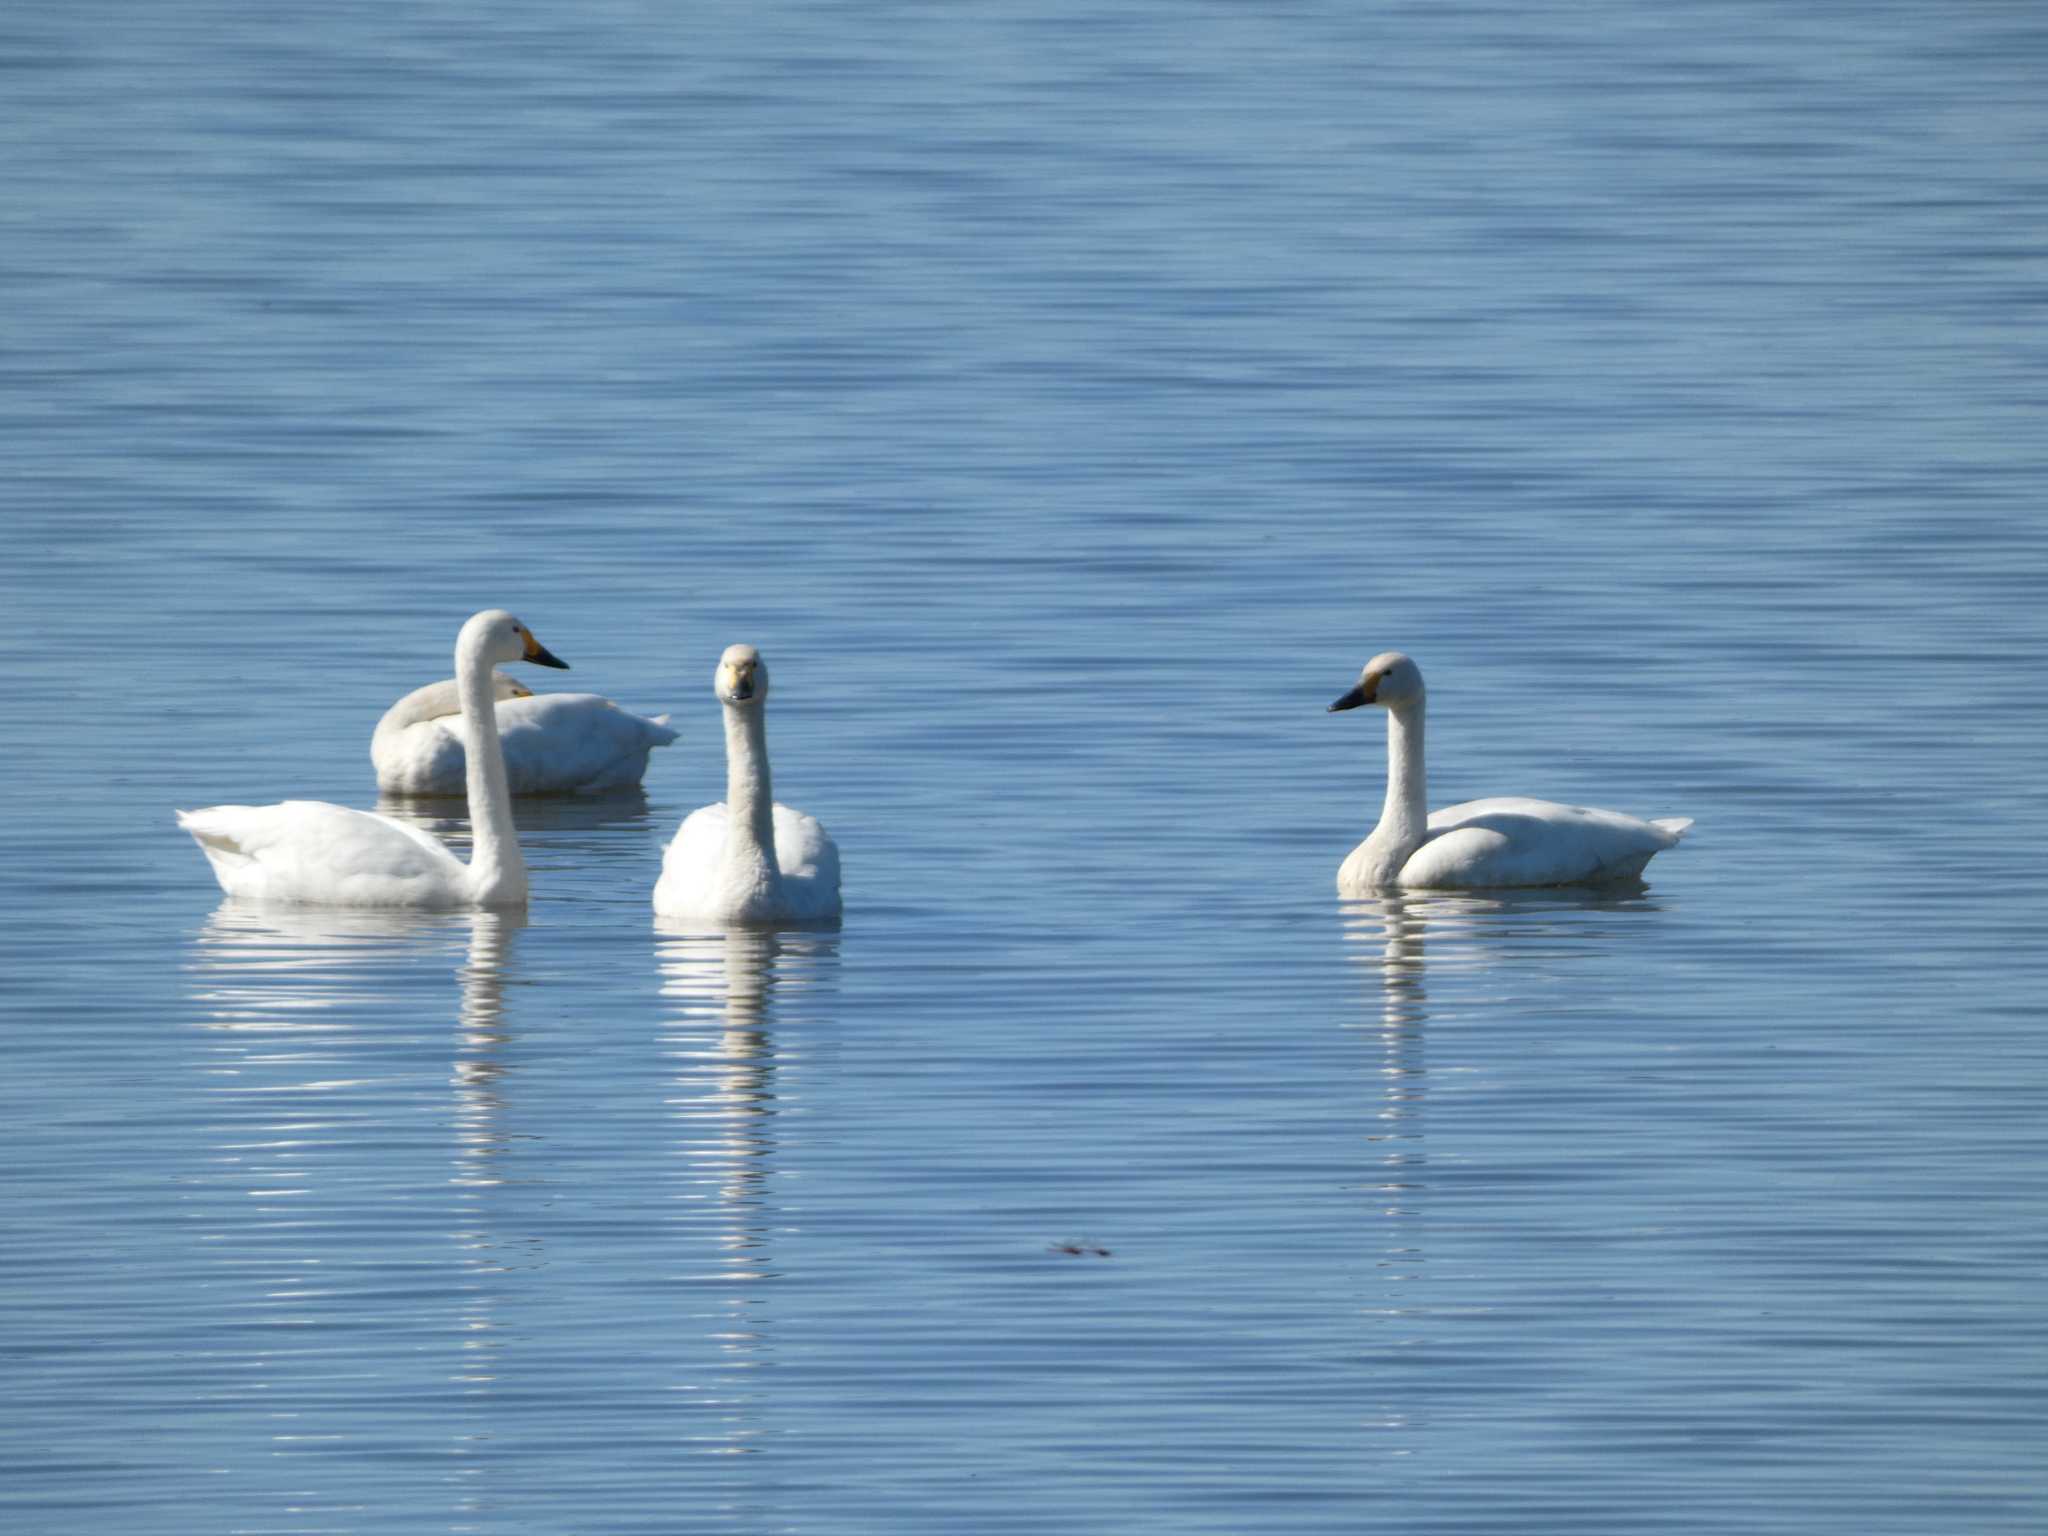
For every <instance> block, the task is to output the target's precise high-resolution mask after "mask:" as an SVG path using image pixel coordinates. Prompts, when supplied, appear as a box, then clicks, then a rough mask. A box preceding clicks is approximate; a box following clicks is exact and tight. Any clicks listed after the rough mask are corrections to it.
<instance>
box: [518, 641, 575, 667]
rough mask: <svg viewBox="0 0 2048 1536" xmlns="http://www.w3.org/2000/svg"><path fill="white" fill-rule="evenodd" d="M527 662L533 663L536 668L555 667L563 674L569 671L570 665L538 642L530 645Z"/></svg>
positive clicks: (527, 650) (527, 649)
mask: <svg viewBox="0 0 2048 1536" xmlns="http://www.w3.org/2000/svg"><path fill="white" fill-rule="evenodd" d="M526 660H528V661H530V662H532V663H533V664H534V665H535V666H536V667H555V668H557V669H559V670H560V671H563V672H566V671H568V670H569V663H567V662H566V661H564V660H562V658H561V657H559V656H557V655H556V654H555V653H554V652H553V651H551V650H549V649H548V648H547V647H546V646H544V645H542V644H541V643H540V642H539V641H538V640H535V641H532V642H530V643H529V644H528V646H527V648H526Z"/></svg>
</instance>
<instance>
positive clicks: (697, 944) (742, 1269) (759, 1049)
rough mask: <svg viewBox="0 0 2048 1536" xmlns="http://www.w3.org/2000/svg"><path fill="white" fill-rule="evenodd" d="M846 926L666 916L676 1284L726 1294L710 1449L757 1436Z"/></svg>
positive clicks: (716, 1317) (718, 1309)
mask: <svg viewBox="0 0 2048 1536" xmlns="http://www.w3.org/2000/svg"><path fill="white" fill-rule="evenodd" d="M838 953H839V936H838V933H837V932H836V931H826V930H817V931H805V930H790V929H769V928H758V927H733V928H719V927H710V926H706V925H703V924H695V923H690V922H685V921H678V920H669V919H661V918H657V919H656V920H655V957H656V963H657V965H658V966H659V968H660V973H661V996H662V999H663V1002H664V1004H665V1009H664V1019H663V1024H662V1033H661V1038H660V1046H661V1054H662V1059H663V1061H664V1063H665V1066H664V1070H663V1079H662V1090H663V1108H664V1109H665V1111H666V1113H667V1114H668V1116H669V1118H670V1119H671V1120H672V1121H673V1129H674V1140H673V1144H672V1145H673V1155H674V1157H675V1160H676V1173H675V1175H674V1179H675V1191H674V1194H673V1196H672V1198H673V1200H674V1201H675V1202H676V1212H675V1217H674V1220H675V1222H676V1224H677V1226H678V1227H679V1228H680V1229H682V1231H683V1232H684V1233H685V1234H687V1235H688V1237H689V1238H690V1239H691V1240H690V1241H688V1242H687V1243H686V1245H685V1248H686V1251H687V1252H688V1253H689V1254H690V1255H691V1256H692V1257H691V1259H690V1260H689V1262H688V1264H687V1266H686V1268H685V1269H684V1271H683V1272H682V1273H681V1274H680V1275H678V1276H677V1278H678V1279H680V1280H682V1281H684V1282H686V1283H690V1284H694V1285H702V1286H707V1287H709V1288H710V1289H711V1290H712V1291H713V1292H714V1293H715V1294H716V1295H717V1296H718V1297H719V1300H718V1301H717V1303H716V1306H715V1311H714V1314H713V1317H712V1325H713V1328H714V1332H713V1333H712V1334H711V1335H710V1338H711V1340H712V1342H713V1344H714V1345H715V1346H716V1348H717V1351H718V1358H719V1362H720V1366H721V1374H723V1373H724V1372H730V1373H733V1374H732V1375H731V1376H729V1377H726V1378H725V1379H724V1380H722V1381H721V1380H714V1381H712V1382H710V1383H704V1384H695V1383H693V1384H692V1385H691V1386H690V1387H688V1388H687V1389H686V1390H688V1391H689V1392H690V1393H691V1395H693V1396H695V1397H697V1398H699V1399H700V1403H701V1406H702V1407H703V1408H704V1409H705V1411H706V1412H707V1413H708V1414H710V1415H711V1419H710V1422H713V1423H717V1424H719V1425H720V1426H721V1428H720V1429H719V1430H718V1431H716V1432H713V1433H711V1434H708V1435H706V1436H705V1437H704V1443H703V1447H702V1448H703V1449H705V1450H706V1451H716V1452H727V1453H732V1452H740V1451H745V1450H747V1449H749V1442H750V1441H751V1440H752V1439H753V1438H754V1437H755V1436H757V1435H758V1434H759V1433H760V1428H759V1426H758V1424H757V1422H756V1417H757V1416H756V1413H755V1409H754V1406H753V1405H754V1399H753V1396H752V1394H751V1393H750V1392H749V1391H748V1390H747V1389H745V1388H744V1387H743V1385H742V1383H744V1382H745V1380H746V1374H745V1373H747V1372H750V1371H753V1370H755V1369H756V1368H758V1367H759V1366H760V1365H762V1364H764V1363H765V1357H766V1351H767V1348H768V1340H767V1332H768V1327H767V1311H766V1309H767V1296H766V1292H765V1290H764V1288H763V1287H762V1286H761V1284H760V1282H762V1281H765V1280H768V1279H771V1278H773V1277H774V1275H775V1274H776V1270H775V1268H774V1260H773V1252H772V1240H773V1238H774V1236H775V1234H776V1233H777V1232H781V1231H787V1230H788V1229H789V1217H788V1214H787V1212H786V1210H785V1209H784V1208H783V1206H782V1202H781V1200H780V1199H779V1198H778V1196H777V1193H776V1185H777V1182H778V1175H779V1174H780V1173H781V1172H782V1171H783V1164H784V1162H785V1161H786V1144H787V1140H788V1132H787V1127H786V1124H785V1121H786V1120H787V1119H788V1118H789V1117H791V1116H793V1115H798V1114H800V1113H801V1112H802V1109H803V1107H804V1106H803V1100H802V1091H801V1084H802V1081H803V1072H804V1070H805V1068H806V1067H807V1066H808V1065H809V1053H808V1051H807V1050H806V1049H805V1047H804V1045H803V1043H802V1042H803V1040H804V1038H805V1031H804V1028H803V1026H804V1025H805V1024H807V1023H809V1022H811V1021H813V1020H814V1019H815V1016H816V1010H817V1009H818V1008H819V1007H820V1006H821V1005H822V1004H823V1003H824V1002H825V1001H826V1000H827V998H828V997H829V995H830V991H831V987H832V983H833V980H834V977H835V974H836V966H837V961H838Z"/></svg>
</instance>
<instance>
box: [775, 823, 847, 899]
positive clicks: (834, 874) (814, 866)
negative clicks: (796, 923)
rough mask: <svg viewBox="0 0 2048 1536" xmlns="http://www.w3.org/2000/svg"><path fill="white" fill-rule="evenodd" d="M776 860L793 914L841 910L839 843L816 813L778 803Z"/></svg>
mask: <svg viewBox="0 0 2048 1536" xmlns="http://www.w3.org/2000/svg"><path fill="white" fill-rule="evenodd" d="M775 862H776V863H777V864H779V865H781V866H782V885H783V890H784V893H785V894H786V895H787V897H788V899H789V904H790V909H791V911H790V915H791V916H792V917H831V916H834V915H836V914H837V913H838V911H839V845H838V844H837V843H835V842H833V841H832V839H831V837H830V835H829V834H828V833H827V832H826V831H825V828H824V827H823V825H821V824H820V823H819V821H818V818H817V817H815V816H809V815H806V814H805V813H804V812H802V811H799V810H793V809H791V808H790V807H789V806H786V805H777V806H776V807H775Z"/></svg>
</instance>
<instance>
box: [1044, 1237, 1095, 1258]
mask: <svg viewBox="0 0 2048 1536" xmlns="http://www.w3.org/2000/svg"><path fill="white" fill-rule="evenodd" d="M1046 1252H1048V1253H1064V1254H1066V1255H1067V1257H1069V1258H1073V1259H1106V1258H1108V1257H1109V1250H1108V1249H1107V1248H1105V1247H1103V1246H1102V1244H1100V1243H1090V1242H1085V1241H1084V1242H1065V1243H1054V1244H1053V1245H1052V1247H1050V1248H1048V1249H1047V1250H1046Z"/></svg>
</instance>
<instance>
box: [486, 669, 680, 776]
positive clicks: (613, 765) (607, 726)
mask: <svg viewBox="0 0 2048 1536" xmlns="http://www.w3.org/2000/svg"><path fill="white" fill-rule="evenodd" d="M451 723H452V724H456V725H458V726H459V724H460V722H459V721H458V722H451ZM498 739H499V741H500V742H502V743H503V744H504V748H505V774H506V777H507V778H508V779H510V781H511V784H512V793H513V794H515V795H536V794H564V793H577V792H581V793H585V794H588V793H591V792H593V791H596V790H604V789H622V788H625V787H627V786H628V785H633V784H638V783H639V782H640V780H641V778H642V777H643V776H644V775H645V774H646V772H647V754H648V753H649V752H651V751H652V750H653V749H654V748H656V747H665V746H667V745H668V744H669V743H670V742H672V741H674V740H675V739H676V733H675V731H674V730H672V729H671V728H670V727H669V725H668V723H667V722H666V721H665V720H655V719H650V718H648V717H647V716H645V715H636V714H634V713H632V712H631V711H630V710H624V709H621V708H619V706H618V705H616V704H614V703H613V702H612V701H611V700H610V699H606V698H601V697H599V696H598V695H597V694H594V693H541V694H535V695H534V696H533V697H531V698H525V699H505V700H502V701H501V702H500V703H499V705H498Z"/></svg>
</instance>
